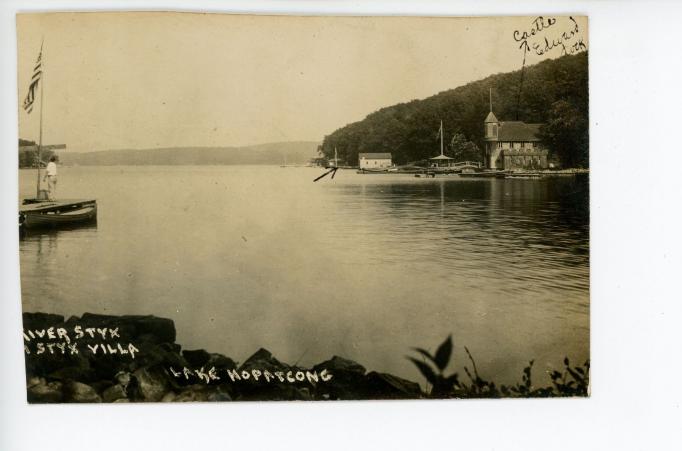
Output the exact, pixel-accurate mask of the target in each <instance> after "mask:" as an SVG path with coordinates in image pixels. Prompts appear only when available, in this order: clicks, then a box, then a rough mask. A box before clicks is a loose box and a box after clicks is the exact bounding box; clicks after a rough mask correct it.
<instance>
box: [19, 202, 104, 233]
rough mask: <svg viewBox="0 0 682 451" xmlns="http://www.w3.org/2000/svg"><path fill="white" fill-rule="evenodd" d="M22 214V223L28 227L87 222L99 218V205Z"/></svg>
mask: <svg viewBox="0 0 682 451" xmlns="http://www.w3.org/2000/svg"><path fill="white" fill-rule="evenodd" d="M22 216H23V218H20V224H21V226H22V227H25V228H27V229H35V228H41V227H59V226H67V225H74V224H85V223H89V222H92V221H95V220H96V219H97V205H96V204H93V205H85V206H83V207H82V208H78V209H74V210H68V211H47V212H30V213H24V214H23V215H22Z"/></svg>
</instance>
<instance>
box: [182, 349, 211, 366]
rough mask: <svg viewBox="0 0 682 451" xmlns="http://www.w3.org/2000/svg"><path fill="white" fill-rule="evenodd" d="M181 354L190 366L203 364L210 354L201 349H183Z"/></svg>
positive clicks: (206, 361)
mask: <svg viewBox="0 0 682 451" xmlns="http://www.w3.org/2000/svg"><path fill="white" fill-rule="evenodd" d="M182 356H183V357H184V358H185V360H187V363H188V364H189V365H190V366H191V367H192V368H200V367H202V366H205V365H206V363H208V361H209V359H210V358H211V354H209V353H208V352H207V351H205V350H203V349H197V350H195V351H189V350H185V351H182Z"/></svg>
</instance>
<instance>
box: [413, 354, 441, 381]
mask: <svg viewBox="0 0 682 451" xmlns="http://www.w3.org/2000/svg"><path fill="white" fill-rule="evenodd" d="M408 359H409V360H410V361H412V363H414V364H415V365H416V366H417V368H418V369H419V372H420V373H422V375H423V376H424V377H425V378H426V380H427V381H429V382H430V383H431V385H436V384H437V383H438V376H436V373H434V372H433V370H432V369H431V367H430V366H428V365H427V364H426V363H424V362H422V361H419V360H417V359H415V358H413V357H408Z"/></svg>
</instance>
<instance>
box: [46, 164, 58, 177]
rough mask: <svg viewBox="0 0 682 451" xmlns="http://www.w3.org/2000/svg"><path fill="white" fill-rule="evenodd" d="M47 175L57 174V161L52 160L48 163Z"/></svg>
mask: <svg viewBox="0 0 682 451" xmlns="http://www.w3.org/2000/svg"><path fill="white" fill-rule="evenodd" d="M46 171H47V175H57V163H55V162H54V161H50V162H49V163H47V169H46Z"/></svg>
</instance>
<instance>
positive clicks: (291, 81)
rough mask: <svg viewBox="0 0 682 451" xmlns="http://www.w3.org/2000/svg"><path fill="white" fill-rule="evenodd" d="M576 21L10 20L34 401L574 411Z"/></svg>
mask: <svg viewBox="0 0 682 451" xmlns="http://www.w3.org/2000/svg"><path fill="white" fill-rule="evenodd" d="M588 27H589V21H588V17H587V16H586V15H581V14H574V15H571V14H569V13H568V12H567V13H566V14H535V15H523V16H518V15H517V16H511V15H507V16H477V17H388V16H384V17H381V16H355V17H351V16H321V15H318V16H303V15H298V16H296V15H289V16H284V15H280V16H277V15H253V14H225V13H190V12H160V11H157V12H24V13H19V14H17V15H16V39H17V42H16V45H17V47H16V50H17V68H16V69H17V73H16V77H17V84H16V88H17V92H16V99H17V103H16V110H17V112H18V184H19V186H18V199H16V201H17V203H18V249H19V258H18V261H19V268H20V283H21V310H22V322H23V331H22V340H23V355H24V359H25V365H26V399H27V401H28V403H30V404H45V403H142V402H153V403H166V402H171V403H175V402H233V401H236V402H245V401H335V400H340V401H346V400H401V399H403V400H404V399H410V400H428V399H453V400H459V399H471V398H565V397H571V398H574V397H578V398H586V397H590V396H591V395H592V394H593V393H592V389H591V384H590V358H591V353H590V342H591V340H590V293H591V291H590V281H591V278H590V248H591V246H590V216H591V215H590V101H589V99H590V95H589V94H590V93H589V89H588V85H589V76H588V75H589V73H590V71H589V67H590V63H589V60H590V55H589V30H588ZM595 361H596V358H595ZM420 402H421V401H420ZM453 402H459V401H453ZM552 402H555V401H552Z"/></svg>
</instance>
